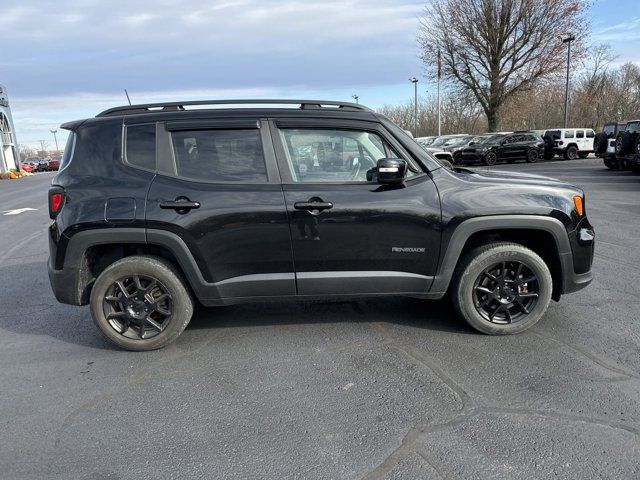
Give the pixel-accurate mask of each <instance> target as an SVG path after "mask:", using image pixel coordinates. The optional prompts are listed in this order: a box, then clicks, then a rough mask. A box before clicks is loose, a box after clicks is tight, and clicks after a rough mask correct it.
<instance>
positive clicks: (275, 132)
mask: <svg viewBox="0 0 640 480" xmlns="http://www.w3.org/2000/svg"><path fill="white" fill-rule="evenodd" d="M269 124H270V127H271V139H272V142H273V146H274V148H275V150H276V157H277V158H278V167H279V169H280V176H281V178H282V185H308V186H313V185H378V182H374V181H371V182H368V181H364V182H296V181H294V180H293V177H292V176H291V172H290V171H289V166H288V164H287V162H286V151H285V150H284V149H285V146H284V145H283V144H282V141H281V139H280V129H309V130H311V129H313V130H357V131H363V132H369V133H375V134H376V135H378V136H380V137H381V138H382V140H383V141H384V142H386V143H387V144H388V145H389V146H390V147H391V148H393V149H394V150H396V151H397V152H398V155H399V156H400V158H401V159H403V160H405V161H406V162H407V165H408V167H409V169H410V170H411V171H412V172H414V173H415V174H416V175H414V176H413V177H410V178H407V179H406V180H407V181H410V180H414V179H416V178H421V177H422V176H428V173H427V172H425V171H424V170H422V168H420V167H419V165H417V164H416V162H415V161H414V160H413V158H412V157H411V155H409V154H408V153H407V151H406V149H405V148H404V147H403V146H402V145H401V144H400V142H398V141H397V140H396V139H395V137H394V136H393V135H391V134H390V133H388V132H387V130H386V129H385V128H384V126H383V125H382V124H381V123H378V122H372V121H367V120H336V119H325V118H282V117H278V118H272V119H270V122H269ZM385 149H386V147H385ZM385 153H386V152H385ZM282 162H284V164H283V163H282Z"/></svg>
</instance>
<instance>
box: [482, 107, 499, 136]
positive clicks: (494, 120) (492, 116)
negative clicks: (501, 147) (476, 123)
mask: <svg viewBox="0 0 640 480" xmlns="http://www.w3.org/2000/svg"><path fill="white" fill-rule="evenodd" d="M485 113H486V114H487V125H488V130H489V132H495V131H496V130H497V129H498V120H499V118H498V107H496V106H495V105H489V106H488V107H487V109H486V111H485Z"/></svg>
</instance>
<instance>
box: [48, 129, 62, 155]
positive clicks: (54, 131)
mask: <svg viewBox="0 0 640 480" xmlns="http://www.w3.org/2000/svg"><path fill="white" fill-rule="evenodd" d="M49 131H50V132H51V133H53V141H54V142H56V155H57V154H58V152H59V151H60V149H59V148H58V137H56V133H57V132H58V130H49Z"/></svg>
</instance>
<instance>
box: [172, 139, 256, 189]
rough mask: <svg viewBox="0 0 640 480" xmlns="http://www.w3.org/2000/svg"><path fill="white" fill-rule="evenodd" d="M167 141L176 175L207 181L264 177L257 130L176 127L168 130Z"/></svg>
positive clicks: (232, 180)
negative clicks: (169, 133) (180, 129)
mask: <svg viewBox="0 0 640 480" xmlns="http://www.w3.org/2000/svg"><path fill="white" fill-rule="evenodd" d="M171 141H172V143H173V151H174V155H175V162H176V170H177V173H178V176H179V177H184V178H189V179H192V180H204V181H208V182H238V183H260V182H266V181H267V168H266V165H265V160H264V154H263V152H262V142H261V140H260V132H259V130H256V129H246V130H187V131H177V132H172V133H171Z"/></svg>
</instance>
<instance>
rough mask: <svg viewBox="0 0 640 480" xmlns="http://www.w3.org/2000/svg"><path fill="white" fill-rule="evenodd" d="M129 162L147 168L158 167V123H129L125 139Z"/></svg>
mask: <svg viewBox="0 0 640 480" xmlns="http://www.w3.org/2000/svg"><path fill="white" fill-rule="evenodd" d="M125 160H126V162H127V163H129V164H131V165H134V166H136V167H141V168H144V169H146V170H155V169H156V124H155V123H148V124H144V125H128V126H127V132H126V140H125Z"/></svg>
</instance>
